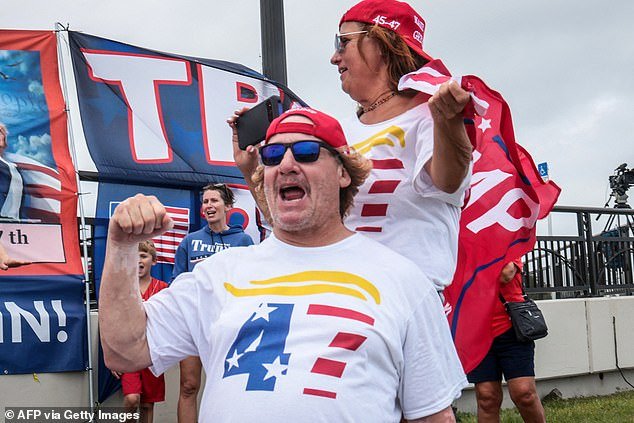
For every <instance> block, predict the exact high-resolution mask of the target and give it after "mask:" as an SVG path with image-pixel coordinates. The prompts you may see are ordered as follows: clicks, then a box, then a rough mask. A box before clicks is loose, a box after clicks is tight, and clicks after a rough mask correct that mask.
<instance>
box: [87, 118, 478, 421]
mask: <svg viewBox="0 0 634 423" xmlns="http://www.w3.org/2000/svg"><path fill="white" fill-rule="evenodd" d="M346 146H347V144H346V140H345V137H344V135H343V131H342V130H341V127H340V125H339V123H338V122H337V121H336V120H335V119H333V118H331V117H330V116H328V115H326V114H324V113H321V112H318V111H315V110H313V109H307V108H302V109H294V110H291V111H288V112H286V113H284V114H283V115H282V116H280V117H279V118H277V119H276V120H274V121H273V122H272V123H271V126H270V127H269V130H268V132H267V136H266V145H265V146H263V147H261V148H260V151H259V153H260V158H261V161H262V165H261V166H259V167H258V170H257V171H256V173H255V174H254V175H253V181H254V183H255V192H256V194H257V195H261V196H263V197H264V198H265V199H266V203H267V204H268V208H269V212H270V216H271V219H272V223H273V235H272V236H271V237H269V238H268V239H267V240H265V241H264V242H263V243H261V244H260V245H258V246H250V247H236V248H232V249H228V250H225V251H222V252H219V253H217V254H215V255H214V256H212V257H210V258H208V259H206V260H205V261H203V262H202V263H200V264H199V265H198V266H196V268H195V269H194V271H193V272H191V273H183V274H182V275H180V276H179V277H178V278H177V279H176V280H175V281H174V282H173V283H172V286H171V287H170V289H166V290H163V291H161V292H160V293H158V294H157V295H155V296H153V297H152V298H151V299H150V300H148V301H146V302H145V303H142V302H141V301H140V298H139V296H138V288H137V287H136V285H135V272H134V268H135V266H136V261H135V258H134V255H135V252H136V250H135V248H136V243H137V242H139V240H142V239H147V238H150V237H152V236H156V235H157V234H159V233H162V232H163V231H165V230H167V229H169V228H170V227H171V225H172V222H171V220H170V219H169V217H168V216H167V214H166V213H165V209H164V207H163V206H162V205H161V204H160V203H159V202H158V200H157V199H156V198H154V197H144V196H141V195H137V196H135V197H133V198H131V199H128V200H126V201H124V202H123V203H122V204H121V205H119V206H118V207H117V209H116V210H115V213H114V215H113V217H112V219H111V222H110V228H109V233H108V248H107V253H106V264H105V267H104V274H103V276H102V283H101V292H100V313H99V319H100V332H101V338H102V343H103V347H104V357H105V360H106V364H107V365H108V367H110V368H113V369H116V370H119V371H132V370H135V369H138V368H143V367H146V366H151V369H152V371H153V372H154V373H156V374H160V373H162V372H164V371H165V370H166V369H168V368H169V367H170V366H172V365H174V364H176V363H178V361H179V360H181V359H182V358H183V357H186V356H191V355H198V356H200V358H201V361H202V364H203V367H204V368H205V372H206V374H207V380H206V385H205V390H204V395H203V400H202V403H201V409H200V419H201V421H203V422H208V421H214V422H216V421H218V422H229V421H240V422H254V421H257V422H261V421H323V422H358V421H365V422H398V421H400V419H401V416H404V417H405V419H407V420H408V421H415V422H423V421H425V422H427V421H430V422H447V421H448V422H452V421H454V416H453V413H452V411H451V407H450V405H451V402H452V401H453V400H454V399H455V398H457V397H458V396H459V395H460V391H461V390H462V388H463V387H464V386H465V385H466V379H465V376H464V374H463V372H462V367H461V365H460V362H459V361H458V357H457V354H456V352H455V349H454V346H453V343H452V340H451V336H450V333H449V327H448V325H447V322H446V320H445V316H444V313H443V310H442V306H441V304H440V302H439V301H438V297H437V294H436V291H435V289H434V287H433V285H432V283H431V282H430V280H429V278H427V277H426V276H425V275H424V274H423V273H422V272H421V271H420V270H419V268H418V267H417V266H416V265H415V264H414V263H413V262H411V261H410V260H408V259H406V258H405V257H403V256H400V255H398V254H396V253H394V252H393V251H391V250H389V249H387V248H385V247H384V246H382V245H381V244H379V243H377V242H375V241H372V240H369V239H368V238H366V237H364V236H363V235H361V234H355V233H354V232H352V231H350V230H348V229H347V228H346V227H345V226H344V225H343V222H342V219H343V216H344V215H345V213H346V212H347V211H348V209H349V207H350V206H351V204H352V197H353V196H354V194H355V193H356V191H357V189H358V186H359V185H361V183H362V182H363V180H364V179H365V177H366V176H367V173H368V170H369V166H368V163H367V161H365V159H363V158H362V157H361V156H359V155H358V154H357V153H352V152H349V151H348V149H347V147H346ZM289 150H290V151H289Z"/></svg>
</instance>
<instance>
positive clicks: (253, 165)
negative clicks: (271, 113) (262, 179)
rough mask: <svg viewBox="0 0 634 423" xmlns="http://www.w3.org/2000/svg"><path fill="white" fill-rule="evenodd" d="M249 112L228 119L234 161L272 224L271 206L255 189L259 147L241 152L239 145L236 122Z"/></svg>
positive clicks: (242, 111)
mask: <svg viewBox="0 0 634 423" xmlns="http://www.w3.org/2000/svg"><path fill="white" fill-rule="evenodd" d="M247 110H249V109H248V108H246V107H243V108H242V109H241V110H236V111H235V113H234V114H233V116H231V117H230V118H229V119H227V123H228V124H229V126H230V127H231V131H232V137H231V141H232V143H233V160H234V161H235V162H236V166H238V169H240V172H242V176H244V180H245V181H246V183H247V186H248V187H249V191H251V195H252V196H253V198H254V199H255V202H256V204H257V206H258V208H259V209H260V210H261V211H262V213H263V214H264V217H265V218H266V220H267V221H268V222H271V215H270V213H269V206H268V205H267V204H266V201H265V200H264V199H263V198H262V196H259V195H257V194H256V192H255V189H254V187H255V186H254V184H253V180H252V179H251V176H253V173H254V172H255V169H257V167H258V164H259V161H258V149H257V147H255V146H253V145H250V146H248V147H247V149H246V150H241V149H240V146H239V144H238V129H237V128H236V120H238V118H239V117H240V115H242V114H243V113H244V112H246V111H247Z"/></svg>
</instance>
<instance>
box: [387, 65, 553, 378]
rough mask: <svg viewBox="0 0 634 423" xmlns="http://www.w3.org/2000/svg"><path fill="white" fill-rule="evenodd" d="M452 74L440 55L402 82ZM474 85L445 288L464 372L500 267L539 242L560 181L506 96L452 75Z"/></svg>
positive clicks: (475, 359)
mask: <svg viewBox="0 0 634 423" xmlns="http://www.w3.org/2000/svg"><path fill="white" fill-rule="evenodd" d="M450 79H452V78H451V77H450V74H449V72H448V71H447V69H446V68H445V67H444V66H443V65H442V63H440V61H438V60H435V61H432V62H430V63H429V64H428V65H427V66H425V67H423V68H422V69H420V70H418V71H416V72H414V73H412V74H409V75H406V76H404V77H403V78H402V79H401V85H400V86H399V88H401V87H408V88H414V89H417V90H419V91H423V92H426V93H427V94H430V95H432V94H434V93H435V92H436V91H437V90H438V88H439V87H440V85H441V84H442V83H444V82H446V81H449V80H450ZM453 79H455V80H456V81H458V82H459V83H460V84H461V86H462V87H463V88H464V89H465V90H467V91H469V92H470V95H471V101H470V103H469V105H468V107H467V109H466V111H465V125H466V127H467V133H468V134H469V137H470V139H471V142H472V144H473V147H474V151H473V175H472V178H471V189H470V192H469V195H468V196H467V199H466V204H465V205H464V206H463V209H462V214H461V217H460V232H459V241H458V262H457V267H456V272H455V274H454V279H453V282H452V284H451V285H450V286H449V287H447V289H445V291H444V294H445V299H446V300H447V305H446V310H447V311H448V319H449V323H450V326H451V333H452V336H453V339H454V343H455V345H456V349H457V351H458V355H459V357H460V360H461V362H462V365H463V367H464V370H465V372H470V371H471V370H473V369H474V368H475V367H476V366H477V365H478V364H479V363H480V361H482V359H483V358H484V356H485V355H486V353H487V352H488V350H489V348H490V346H491V343H492V341H493V336H492V333H491V319H492V316H493V308H494V306H495V302H496V301H499V298H498V292H499V275H500V272H501V270H502V267H503V266H504V265H505V264H506V263H507V262H509V261H511V260H513V259H515V258H517V257H521V256H522V255H524V254H525V253H527V252H528V251H530V250H531V249H532V248H533V246H534V244H535V232H536V230H535V224H536V222H537V220H538V219H541V218H544V217H545V216H546V215H547V214H548V213H549V212H550V210H551V209H552V207H553V206H554V205H555V202H556V201H557V198H558V196H559V192H560V189H559V187H558V186H557V185H556V184H554V183H553V182H551V181H549V182H543V181H542V179H541V177H540V175H539V172H538V171H537V168H536V167H535V164H534V163H533V160H532V158H531V156H530V155H529V154H528V152H527V151H526V150H525V149H524V148H522V147H521V146H520V145H519V144H517V143H516V142H515V136H514V133H513V123H512V120H511V112H510V109H509V106H508V104H507V103H506V102H505V101H504V99H503V98H502V96H501V95H500V94H499V93H497V92H496V91H494V90H492V89H490V88H489V87H488V86H487V85H486V84H485V83H484V82H483V81H482V80H481V79H479V78H477V77H475V76H471V75H468V76H463V77H462V78H459V79H458V78H453Z"/></svg>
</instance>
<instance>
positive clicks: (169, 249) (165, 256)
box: [152, 207, 189, 264]
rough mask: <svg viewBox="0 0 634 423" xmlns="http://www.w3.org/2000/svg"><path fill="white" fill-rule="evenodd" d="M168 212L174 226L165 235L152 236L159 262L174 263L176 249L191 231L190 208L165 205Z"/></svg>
mask: <svg viewBox="0 0 634 423" xmlns="http://www.w3.org/2000/svg"><path fill="white" fill-rule="evenodd" d="M165 210H166V211H167V214H168V215H169V217H171V218H172V220H173V221H174V227H173V228H172V229H170V230H169V231H167V232H165V233H164V234H163V235H161V236H158V237H155V238H152V241H154V245H155V246H156V259H157V261H158V262H159V263H170V264H174V256H175V255H176V249H177V248H178V246H179V245H180V243H181V241H182V240H183V238H185V236H186V235H187V232H188V231H189V209H187V208H182V207H165Z"/></svg>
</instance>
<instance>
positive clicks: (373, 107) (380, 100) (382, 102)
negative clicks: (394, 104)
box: [363, 91, 396, 113]
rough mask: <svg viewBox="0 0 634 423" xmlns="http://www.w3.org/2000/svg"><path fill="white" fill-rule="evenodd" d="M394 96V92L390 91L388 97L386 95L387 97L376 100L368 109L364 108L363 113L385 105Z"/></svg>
mask: <svg viewBox="0 0 634 423" xmlns="http://www.w3.org/2000/svg"><path fill="white" fill-rule="evenodd" d="M395 95H396V92H395V91H392V92H391V93H390V94H389V95H387V96H385V97H383V98H381V99H378V100H377V101H375V102H374V103H372V104H370V105H369V106H368V107H364V108H363V113H368V112H371V111H372V110H374V109H376V108H377V107H379V106H380V105H382V104H385V103H387V102H388V101H389V100H390V99H391V98H392V97H394V96H395Z"/></svg>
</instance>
